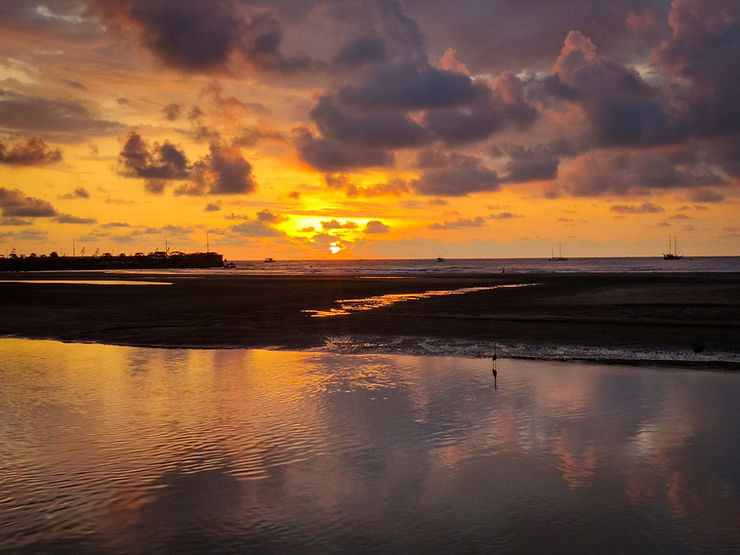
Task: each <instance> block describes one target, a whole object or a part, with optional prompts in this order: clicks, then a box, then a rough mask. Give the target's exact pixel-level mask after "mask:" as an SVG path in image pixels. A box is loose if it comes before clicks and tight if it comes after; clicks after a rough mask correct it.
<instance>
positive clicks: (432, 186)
mask: <svg viewBox="0 0 740 555" xmlns="http://www.w3.org/2000/svg"><path fill="white" fill-rule="evenodd" d="M442 162H443V164H444V166H443V167H438V168H433V169H430V170H427V171H425V172H424V173H423V174H422V175H421V177H419V179H417V180H415V181H414V182H413V183H412V187H413V188H414V189H415V190H416V191H417V192H418V193H421V194H423V195H430V196H465V195H467V194H469V193H477V192H483V191H496V190H498V188H499V178H498V174H497V173H496V172H495V171H494V170H492V169H490V168H488V167H486V166H485V165H483V162H482V161H481V159H480V158H478V157H477V156H473V155H467V154H458V153H452V154H450V155H449V156H447V155H445V156H443V160H442Z"/></svg>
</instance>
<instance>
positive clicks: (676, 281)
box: [0, 272, 740, 356]
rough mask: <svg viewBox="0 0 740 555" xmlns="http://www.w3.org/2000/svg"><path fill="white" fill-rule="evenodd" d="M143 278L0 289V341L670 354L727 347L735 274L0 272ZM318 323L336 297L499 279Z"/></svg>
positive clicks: (739, 331) (737, 319) (736, 308)
mask: <svg viewBox="0 0 740 555" xmlns="http://www.w3.org/2000/svg"><path fill="white" fill-rule="evenodd" d="M19 279H22V280H63V281H64V280H80V279H84V280H96V279H98V280H110V279H127V280H147V281H166V282H171V283H172V285H169V286H126V285H120V286H118V285H116V286H112V285H109V286H98V285H85V284H68V283H67V284H64V283H62V284H60V283H43V284H29V283H8V282H0V335H6V336H7V335H10V336H22V337H30V338H50V339H60V340H63V341H95V342H102V343H111V344H120V345H137V346H168V347H265V346H278V347H285V348H307V347H316V346H321V345H323V344H324V342H325V341H326V339H327V338H328V337H336V336H347V335H349V336H375V337H385V338H389V339H391V338H394V337H399V336H406V337H408V336H412V337H432V338H443V339H452V340H456V339H457V340H459V339H462V340H481V341H489V342H497V343H500V344H513V343H527V344H540V345H549V346H554V347H559V346H582V347H596V348H611V349H621V350H628V351H629V350H631V349H642V350H651V349H652V350H662V351H673V352H676V353H678V354H679V356H680V353H687V354H695V353H702V352H712V351H717V352H729V353H737V352H738V351H740V275H737V274H648V275H646V274H639V275H635V274H625V275H615V274H608V275H601V274H599V275H593V274H581V275H563V274H548V275H542V274H527V275H524V274H520V275H501V276H491V275H488V276H433V277H403V278H397V279H384V278H362V277H353V276H349V277H346V276H320V277H307V276H246V275H238V274H222V275H219V274H210V275H161V274H144V273H137V274H112V273H102V272H101V273H94V272H81V273H76V272H59V273H47V272H44V273H13V274H10V273H8V274H0V280H19ZM522 283H536V284H537V285H536V286H532V287H521V288H503V289H495V290H488V291H479V292H474V293H469V294H465V295H452V296H437V297H432V298H428V299H423V300H419V301H413V302H404V303H398V304H395V305H393V306H389V307H385V308H379V309H375V310H369V311H363V312H356V313H352V314H349V315H344V316H339V317H332V318H315V317H311V315H310V314H309V313H306V312H304V311H305V310H311V309H314V310H329V309H331V308H333V307H336V306H337V305H336V301H337V300H340V299H356V298H362V297H369V296H377V295H388V294H399V293H400V294H403V293H421V292H425V291H430V290H452V289H458V288H467V287H486V286H494V285H503V284H522Z"/></svg>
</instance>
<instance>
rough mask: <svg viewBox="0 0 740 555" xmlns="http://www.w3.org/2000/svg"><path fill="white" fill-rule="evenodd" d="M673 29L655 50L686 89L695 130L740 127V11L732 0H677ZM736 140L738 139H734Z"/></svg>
mask: <svg viewBox="0 0 740 555" xmlns="http://www.w3.org/2000/svg"><path fill="white" fill-rule="evenodd" d="M668 21H669V23H670V25H671V28H672V30H673V35H672V36H671V38H670V39H669V40H667V41H664V42H663V43H662V44H661V46H660V47H659V48H658V49H657V50H656V51H655V53H654V56H653V58H654V61H655V62H656V63H657V64H658V65H660V66H661V67H662V68H664V69H665V70H666V71H667V72H669V73H670V74H671V75H672V76H675V77H678V78H681V79H683V80H688V82H689V85H688V88H687V91H685V93H688V94H685V97H686V100H687V102H688V105H687V108H688V110H689V113H690V119H691V126H692V130H693V131H694V132H696V133H700V134H709V135H723V134H727V133H738V131H740V106H739V105H738V102H737V99H738V98H740V64H738V62H737V60H738V59H740V38H738V37H740V12H739V11H738V9H737V6H736V5H735V4H734V3H733V2H732V1H724V0H675V1H674V2H673V3H672V4H671V13H670V16H669V20H668ZM735 141H736V142H737V139H735Z"/></svg>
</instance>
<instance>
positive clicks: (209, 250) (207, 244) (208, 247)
mask: <svg viewBox="0 0 740 555" xmlns="http://www.w3.org/2000/svg"><path fill="white" fill-rule="evenodd" d="M209 252H211V246H210V244H209V242H208V232H206V254H208V253H209Z"/></svg>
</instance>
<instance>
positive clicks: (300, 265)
mask: <svg viewBox="0 0 740 555" xmlns="http://www.w3.org/2000/svg"><path fill="white" fill-rule="evenodd" d="M229 262H231V263H233V264H234V266H235V268H233V269H225V268H217V269H202V268H198V269H156V270H126V271H121V270H115V271H112V273H116V274H121V273H143V274H194V273H195V274H203V273H205V274H210V273H213V272H216V273H219V274H223V273H225V272H228V273H234V274H246V275H300V276H313V275H316V276H321V275H347V276H367V277H377V276H433V275H465V274H478V275H489V274H501V273H506V274H544V273H566V274H567V273H571V274H572V273H638V274H639V273H701V272H710V273H732V272H735V273H736V272H740V256H704V257H690V258H689V257H686V258H682V259H680V260H663V259H662V258H658V257H625V258H569V259H567V260H549V259H547V258H469V259H462V258H460V259H445V260H443V261H436V260H433V259H366V260H363V259H328V260H279V259H275V260H274V261H272V262H265V261H262V260H229Z"/></svg>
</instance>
